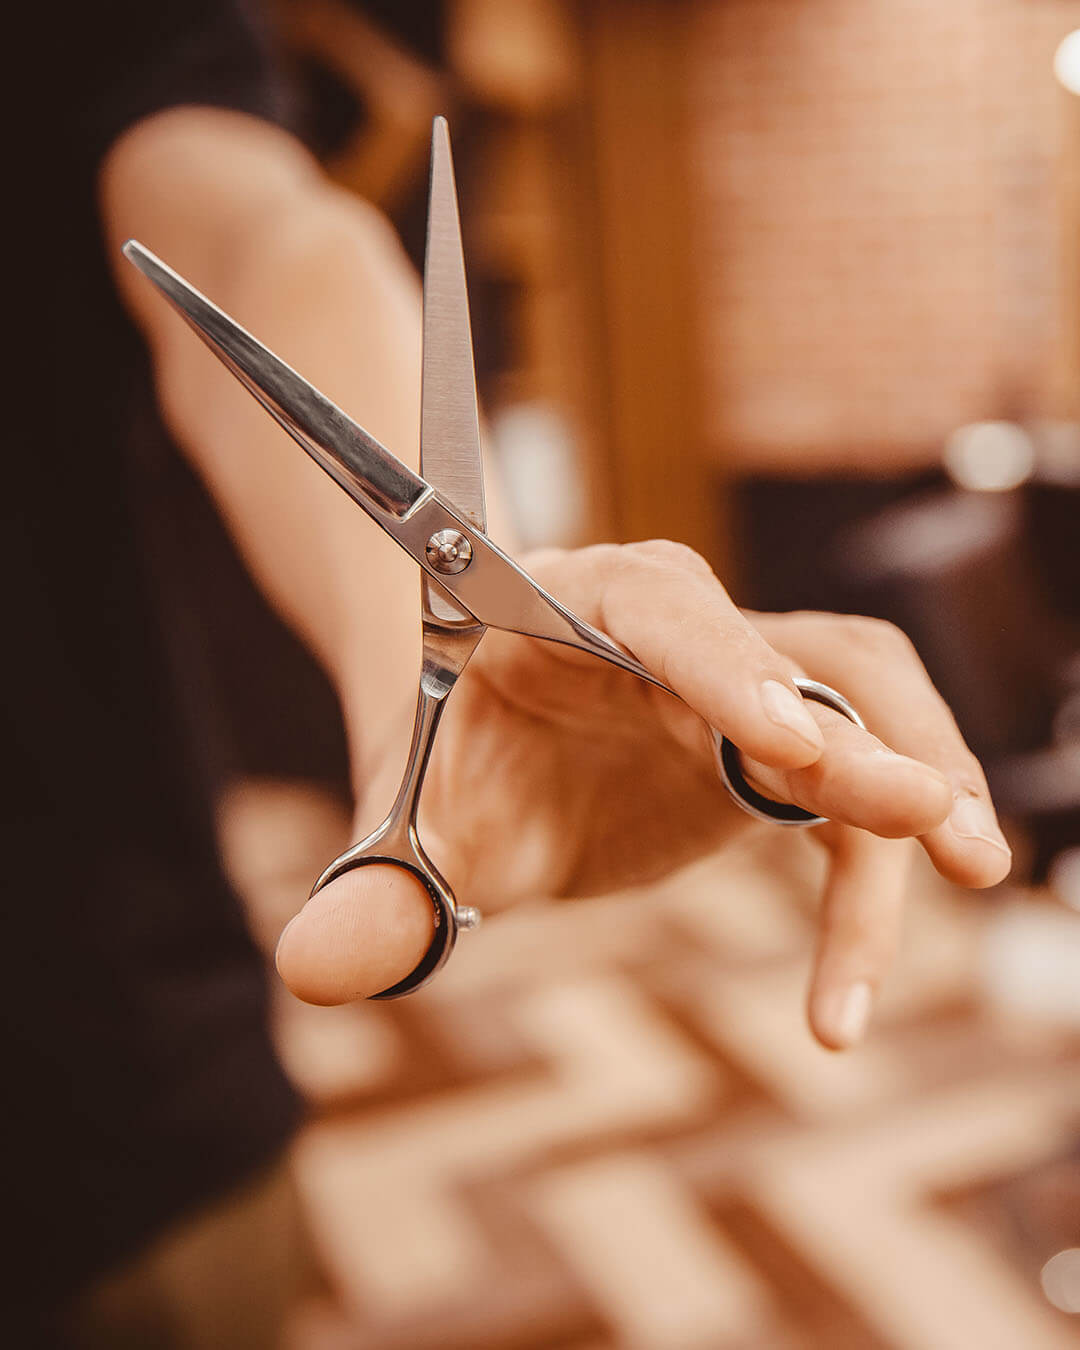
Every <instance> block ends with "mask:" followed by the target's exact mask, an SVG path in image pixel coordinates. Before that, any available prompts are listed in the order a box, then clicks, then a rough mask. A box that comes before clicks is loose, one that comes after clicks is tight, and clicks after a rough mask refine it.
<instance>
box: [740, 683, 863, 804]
mask: <svg viewBox="0 0 1080 1350" xmlns="http://www.w3.org/2000/svg"><path fill="white" fill-rule="evenodd" d="M795 685H796V687H797V688H798V690H799V692H800V693H801V694H802V696H803V698H808V699H811V700H813V702H815V703H823V704H824V705H825V706H826V707H827V708H832V709H833V710H834V712H838V713H842V714H843V716H844V717H846V718H847V719H848V721H849V722H854V723H855V725H856V726H857V727H861V728H862V729H863V730H864V731H865V730H866V723H865V722H864V721H863V720H862V718H861V717H860V716H859V714H858V713H857V712H856V711H855V709H854V708H853V707H852V706H851V704H850V703H849V702H848V701H847V699H846V698H845V697H844V696H843V694H838V693H837V691H836V690H835V689H833V688H831V687H830V686H829V685H827V684H820V683H819V682H818V681H817V680H807V679H804V678H802V677H801V676H798V675H797V676H796V677H795ZM715 744H716V763H717V767H718V769H719V770H720V777H721V779H722V780H723V784H724V786H725V787H726V788H727V790H728V792H730V793H731V795H732V797H734V799H735V801H736V802H737V803H738V805H739V806H741V807H742V809H743V810H744V811H746V812H748V813H749V814H750V815H752V816H755V817H756V818H757V819H758V820H765V821H768V822H769V823H770V824H772V825H822V824H824V822H825V817H824V816H815V815H814V814H813V812H811V811H804V810H803V808H802V807H801V806H795V805H793V804H792V803H791V802H777V801H773V799H772V798H771V797H766V796H764V795H763V794H762V793H760V792H757V791H756V790H755V789H754V788H752V787H751V786H750V784H749V783H748V782H747V781H746V775H745V773H744V772H743V767H742V760H741V758H740V755H739V748H738V746H737V745H735V744H734V742H732V741H729V740H728V738H727V737H726V736H720V735H719V734H718V735H717V736H716V737H715Z"/></svg>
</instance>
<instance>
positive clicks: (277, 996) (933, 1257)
mask: <svg viewBox="0 0 1080 1350" xmlns="http://www.w3.org/2000/svg"><path fill="white" fill-rule="evenodd" d="M256 7H257V8H259V10H260V15H261V19H262V21H264V22H265V23H266V25H267V26H268V27H269V29H270V31H271V32H272V34H273V41H274V44H275V47H276V50H277V57H278V59H279V61H280V62H281V65H282V68H283V70H284V72H285V80H286V82H287V86H288V89H289V91H290V98H291V100H292V104H291V111H290V114H289V115H290V117H291V119H292V122H293V125H295V126H296V128H297V129H298V130H299V132H300V134H301V136H302V137H303V139H304V140H305V142H306V143H307V144H308V146H310V147H311V148H312V149H313V150H314V152H315V153H316V154H317V156H318V158H319V160H320V161H321V163H322V164H323V165H324V166H325V168H326V171H327V172H328V173H329V175H330V176H331V177H332V178H333V179H334V180H335V181H336V182H337V183H339V184H342V185H344V186H346V187H347V188H349V189H351V190H353V191H355V192H356V193H357V194H359V195H360V196H361V197H363V198H364V199H366V200H368V201H371V202H373V203H375V204H376V205H377V206H378V207H379V208H380V209H381V210H382V211H383V212H385V213H386V215H387V216H388V217H389V218H390V219H391V221H392V222H393V223H394V225H395V227H396V228H397V230H398V231H399V232H400V235H401V237H402V239H403V240H404V242H405V244H406V246H407V248H408V250H409V252H410V255H411V257H412V258H413V260H414V262H415V263H416V265H417V266H418V267H419V266H421V265H422V258H423V244H424V224H425V213H426V203H427V173H428V155H429V145H430V136H431V124H432V118H433V117H434V116H435V115H436V114H445V115H446V116H447V117H448V118H449V120H450V124H451V127H452V130H453V136H454V154H455V161H456V171H457V181H458V190H459V194H460V200H461V212H462V229H463V238H464V248H465V256H466V259H467V265H468V275H469V287H470V299H471V306H472V322H473V333H474V340H475V345H476V358H477V377H478V384H479V389H480V395H481V400H482V405H483V408H484V413H485V417H486V423H487V427H486V435H487V440H488V444H487V450H488V451H489V453H490V457H491V462H492V472H493V473H495V474H497V475H498V477H499V479H500V481H501V483H502V485H503V488H504V492H505V495H506V498H507V501H508V502H509V505H510V508H511V511H512V513H513V517H514V522H515V526H516V529H517V533H518V537H519V539H520V540H521V541H523V543H524V544H527V545H529V546H539V545H547V544H551V545H560V546H577V545H582V544H588V543H591V542H596V541H601V540H616V541H629V540H635V539H647V538H652V537H660V536H668V537H671V538H675V539H679V540H682V541H684V542H686V543H688V544H690V545H692V546H693V547H694V548H695V549H697V550H699V551H700V552H701V553H702V554H704V556H705V557H706V558H707V559H708V560H709V561H710V563H711V564H712V565H713V567H714V569H715V570H716V572H717V574H718V575H719V576H720V577H721V578H722V579H723V581H724V583H725V585H726V586H727V587H728V589H729V591H730V592H731V594H732V595H733V596H734V598H735V599H736V600H737V602H738V603H739V604H740V605H743V606H746V607H749V608H751V609H760V610H798V609H813V610H832V611H837V612H840V613H860V614H869V615H873V616H878V617H880V618H883V619H888V620H890V621H891V622H893V623H894V624H896V625H898V626H899V627H900V628H902V629H903V630H904V631H905V632H906V633H907V635H908V636H909V637H910V638H911V640H912V642H913V643H914V644H915V647H916V648H917V650H918V652H919V654H920V656H921V657H922V660H923V661H924V663H925V664H926V667H927V669H928V670H929V672H930V675H931V677H932V679H933V681H934V683H935V684H936V686H937V687H938V689H939V690H940V691H941V693H942V694H943V695H944V697H945V698H946V699H947V701H948V702H949V704H950V706H951V707H952V709H953V711H954V713H955V716H956V719H957V721H958V723H959V725H960V727H961V730H962V731H963V733H964V735H965V736H966V738H967V740H968V743H969V744H970V745H971V747H972V748H973V750H974V751H975V752H976V754H978V755H979V756H980V758H981V759H982V761H983V763H984V765H985V766H986V770H987V775H988V778H989V781H990V785H991V787H992V789H993V792H994V796H995V800H996V802H997V805H998V808H999V811H1000V813H1001V818H1002V821H1003V824H1004V826H1005V829H1006V833H1007V835H1008V838H1009V842H1010V844H1011V845H1012V848H1013V853H1014V858H1015V862H1014V867H1013V871H1012V874H1011V876H1010V877H1009V878H1008V880H1007V881H1006V882H1005V883H1003V884H1001V885H999V886H996V887H994V888H992V889H990V890H988V891H983V892H966V891H961V890H960V889H959V888H956V887H953V886H951V885H950V884H948V883H946V882H944V881H942V880H941V878H940V877H938V876H936V875H935V873H934V872H933V870H932V869H931V868H930V867H929V865H928V864H927V863H926V862H925V860H922V861H921V863H920V865H918V866H916V868H915V870H914V872H913V874H912V878H911V896H910V904H909V911H908V914H907V918H906V926H905V933H904V941H903V949H902V953H901V956H900V959H899V961H898V963H897V966H896V969H895V970H894V971H893V973H892V974H891V975H890V978H889V980H888V982H887V984H886V986H885V988H884V989H883V991H882V997H881V1002H880V1007H879V1008H878V1010H877V1012H876V1013H875V1019H874V1023H873V1027H872V1033H871V1035H870V1036H869V1037H868V1038H867V1040H866V1042H865V1044H863V1045H861V1046H859V1047H858V1048H856V1049H854V1050H852V1051H850V1052H848V1053H846V1054H843V1055H837V1054H832V1053H830V1052H828V1051H826V1050H824V1049H822V1048H821V1047H820V1046H818V1045H816V1044H815V1043H814V1041H813V1040H812V1038H811V1036H810V1033H809V1032H808V1031H807V1030H806V1029H805V1025H804V1022H803V1017H802V1007H803V1001H804V998H805V988H806V980H807V970H808V966H809V960H810V952H811V948H812V942H813V933H814V905H815V900H814V895H815V877H816V876H817V871H816V869H820V861H819V859H818V858H817V856H816V855H815V853H814V852H813V850H812V848H811V847H810V845H809V843H808V842H807V840H806V838H805V837H804V836H803V835H801V834H798V833H797V832H788V833H785V834H784V836H783V842H784V847H783V848H778V847H777V845H776V842H775V836H774V835H773V834H771V833H769V831H768V830H763V831H761V832H760V833H753V834H751V835H750V836H748V839H747V842H746V843H745V844H743V845H740V846H739V848H737V849H734V850H728V851H725V853H724V854H723V856H722V857H721V858H717V859H715V860H713V861H710V862H707V863H701V864H697V865H695V866H694V867H692V868H691V869H689V871H683V872H680V873H678V874H677V875H675V876H672V877H670V878H668V879H666V880H665V881H663V882H662V883H659V884H656V885H651V886H648V887H644V888H642V889H640V890H635V891H633V892H632V893H624V894H619V895H614V896H603V897H600V898H597V899H591V900H588V901H586V902H582V903H579V904H566V903H559V904H551V903H546V904H540V903H538V904H535V905H533V904H530V905H526V906H524V907H522V908H520V909H518V910H515V911H513V912H510V913H507V914H505V915H501V916H499V917H498V919H496V920H494V921H491V922H489V923H487V924H486V925H485V926H484V927H482V928H481V929H480V930H479V931H478V932H477V933H476V934H475V935H471V936H470V939H469V941H468V943H467V944H463V945H462V947H461V948H460V949H459V951H458V953H457V955H456V956H455V958H454V961H453V963H452V964H451V965H450V966H449V967H448V968H447V970H446V971H444V972H443V973H442V975H441V977H440V978H439V980H438V981H436V982H435V983H434V984H433V985H432V986H431V987H430V988H429V989H425V990H424V991H423V992H422V993H421V994H419V995H418V996H417V997H416V998H414V999H406V1000H403V1001H402V1002H399V1003H373V1002H367V1003H358V1004H352V1005H347V1006H343V1007H337V1008H316V1007H311V1006H308V1005H306V1004H303V1003H301V1002H299V1001H298V1000H297V999H295V998H293V997H292V996H291V995H290V994H288V993H287V992H286V991H285V989H284V988H283V987H281V986H280V985H276V984H275V986H274V993H273V996H272V997H273V1025H274V1037H275V1041H276V1044H277V1048H278V1051H279V1053H280V1056H281V1058H282V1060H283V1062H284V1064H285V1067H286V1069H287V1071H288V1073H289V1075H290V1076H291V1078H292V1080H293V1082H294V1083H295V1084H296V1086H297V1087H298V1089H299V1090H300V1092H301V1093H302V1094H303V1097H304V1099H305V1100H306V1102H307V1103H308V1121H307V1123H306V1125H305V1126H304V1128H303V1130H302V1133H301V1135H300V1137H299V1140H298V1143H297V1145H296V1176H297V1178H298V1186H299V1203H300V1204H301V1206H302V1207H303V1210H304V1213H305V1215H306V1222H307V1224H308V1226H309V1228H310V1232H311V1234H312V1245H313V1253H314V1255H313V1258H312V1259H313V1262H314V1264H315V1265H316V1266H317V1277H316V1278H315V1279H314V1280H313V1282H312V1285H311V1288H310V1290H309V1292H308V1294H307V1295H306V1296H305V1298H304V1300H303V1302H302V1303H301V1305H300V1306H298V1308H297V1309H296V1310H295V1313H294V1315H293V1316H292V1317H291V1320H290V1324H289V1328H288V1337H287V1344H288V1347H289V1350H622V1348H623V1347H625V1348H626V1350H1066V1348H1067V1347H1069V1346H1075V1345H1080V1321H1078V1318H1080V1075H1078V1073H1077V1069H1078V1066H1080V6H1078V5H1077V3H1076V0H993V3H988V2H987V0H950V3H947V4H942V3H940V0H901V2H899V3H898V2H897V0H444V3H441V4H436V3H427V4H425V3H414V2H413V0H409V3H404V2H403V0H372V2H371V3H363V4H362V3H359V0H274V2H273V3H271V0H259V4H258V5H257V6H256ZM175 473H176V480H175V482H171V483H169V484H167V485H166V487H165V488H164V489H163V490H166V491H168V492H169V493H170V494H171V500H172V502H173V504H174V518H175V519H176V520H177V521H179V522H181V523H180V524H178V525H177V528H178V529H182V530H183V531H184V532H185V538H187V539H188V540H189V541H195V542H194V543H193V544H192V545H191V552H190V556H191V557H192V558H193V559H195V570H196V571H197V574H198V576H200V577H201V578H202V586H203V591H204V594H203V596H202V601H201V609H200V616H201V617H200V619H199V621H198V622H199V626H200V638H199V641H200V643H201V644H202V645H203V646H204V647H205V649H206V651H207V652H208V653H209V659H208V664H207V669H208V670H209V671H210V672H211V676H212V683H213V688H212V690H211V691H210V693H209V694H208V696H207V699H206V704H207V707H209V708H212V710H213V712H212V718H211V719H210V720H211V721H212V724H213V725H212V727H211V732H210V733H208V742H212V745H213V753H214V755H215V756H216V757H217V767H218V770H219V772H220V778H221V782H222V791H221V797H220V807H219V820H220V836H221V841H222V849H223V852H224V856H225V859H226V863H227V866H228V870H229V873H230V876H231V878H232V880H233V882H234V884H235V886H236V888H237V889H238V891H239V893H240V895H241V897H242V899H243V902H244V905H245V908H246V911H247V916H248V919H249V921H250V925H251V928H252V930H253V932H254V933H255V935H256V937H257V939H258V941H259V943H260V945H262V946H263V947H264V948H265V950H266V954H267V960H268V962H269V961H270V960H271V958H272V954H273V949H274V945H275V943H276V941H277V936H278V934H279V932H280V930H281V928H282V925H283V924H284V923H285V922H286V921H287V920H288V919H289V918H290V917H291V915H292V913H293V912H294V911H295V909H296V907H297V904H298V902H299V900H302V898H303V897H304V896H305V895H306V894H307V892H308V890H309V889H310V886H311V882H312V879H313V878H314V877H315V876H317V875H318V873H319V872H320V870H321V869H322V867H323V866H324V865H325V863H326V860H327V859H328V858H330V857H333V856H334V855H335V853H337V852H339V851H340V850H341V849H342V848H343V847H344V846H345V844H346V842H347V840H348V830H349V821H350V816H349V810H350V808H349V802H348V795H347V792H346V786H345V785H346V783H347V768H346V762H345V745H344V740H343V738H342V733H341V728H340V717H339V713H338V710H337V706H336V703H335V700H334V696H333V693H332V692H331V689H330V686H329V684H328V683H327V681H326V679H325V677H324V676H322V675H321V674H320V673H319V671H318V668H317V666H316V665H315V663H314V661H313V660H312V658H310V657H309V656H308V655H307V654H306V653H305V652H304V650H303V649H302V647H301V646H300V644H299V642H298V640H297V639H296V638H294V637H292V636H290V635H288V633H287V631H286V629H285V628H284V626H283V625H282V624H281V622H280V621H279V620H277V619H276V618H274V617H272V615H271V611H270V609H269V607H268V606H267V604H266V603H265V602H264V601H262V600H260V599H259V598H258V596H257V593H256V591H255V589H254V586H253V585H252V583H251V582H250V580H249V579H248V577H247V575H246V573H245V572H244V571H243V569H242V568H241V566H240V564H239V562H238V561H237V558H236V556H235V551H234V549H233V546H232V545H231V544H230V543H229V542H228V537H227V535H226V533H225V531H224V529H223V528H222V527H221V526H220V524H219V523H218V522H217V521H216V520H215V519H214V518H213V514H212V511H211V509H210V508H209V506H208V505H207V504H206V502H205V500H204V499H203V498H202V497H201V496H200V494H199V493H198V492H197V491H196V489H195V488H194V486H193V480H191V479H190V475H189V473H188V471H186V470H182V469H179V468H177V469H176V471H175ZM259 672H261V673H263V674H264V675H266V678H255V676H256V674H257V673H259ZM211 733H212V734H211ZM283 1203H284V1202H283ZM289 1203H295V1200H293V1199H290V1201H289ZM235 1289H236V1293H235V1297H236V1298H237V1299H240V1300H242V1299H243V1298H245V1297H248V1296H249V1295H246V1294H245V1293H244V1291H243V1281H242V1279H241V1278H240V1277H238V1279H237V1283H236V1286H235ZM222 1335H223V1339H222V1340H221V1341H220V1344H221V1345H222V1346H223V1350H228V1347H229V1345H230V1344H231V1342H230V1341H229V1339H228V1333H227V1331H226V1332H223V1333H222ZM125 1344H126V1342H125ZM140 1344H141V1343H140ZM245 1344H246V1342H245Z"/></svg>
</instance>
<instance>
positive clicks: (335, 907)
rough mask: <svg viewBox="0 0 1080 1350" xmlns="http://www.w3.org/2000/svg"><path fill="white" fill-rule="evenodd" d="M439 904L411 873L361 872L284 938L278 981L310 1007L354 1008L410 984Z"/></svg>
mask: <svg viewBox="0 0 1080 1350" xmlns="http://www.w3.org/2000/svg"><path fill="white" fill-rule="evenodd" d="M434 931H435V928H434V916H433V913H432V905H431V897H430V896H429V895H428V893H427V890H426V889H425V888H424V886H423V884H422V883H421V882H420V881H419V880H418V879H417V878H416V877H414V876H413V875H412V873H411V872H407V871H406V870H405V869H404V868H403V867H393V866H391V865H383V864H378V863H375V864H372V865H370V866H365V867H354V868H353V870H352V871H351V872H346V873H345V875H344V876H340V877H338V878H337V879H336V880H335V881H332V882H330V884H329V885H328V886H325V887H324V888H323V889H322V890H321V891H319V892H318V893H317V894H316V895H313V896H312V897H311V899H310V900H309V901H308V902H307V904H306V905H305V906H304V908H303V909H302V910H301V911H300V913H299V914H297V916H296V917H295V918H294V919H293V920H292V921H291V922H290V923H288V924H286V926H285V928H284V930H283V931H282V934H281V937H280V938H279V939H278V946H277V953H276V955H275V957H274V960H275V963H276V965H277V969H278V974H279V975H280V976H281V978H282V979H283V980H284V982H285V984H286V985H287V986H288V988H289V989H290V991H291V992H292V993H294V994H295V995H296V997H297V998H300V999H303V1000H304V1002H305V1003H319V1004H324V1005H325V1004H333V1003H349V1002H351V1001H352V1000H353V999H360V998H370V996H371V995H372V994H378V993H380V992H381V991H382V990H383V989H389V988H390V986H391V985H393V984H397V982H398V981H399V980H403V979H404V978H405V976H406V975H408V974H409V973H410V971H412V970H414V969H415V967H416V966H417V965H418V964H419V963H420V960H421V959H422V957H423V955H424V953H425V952H426V951H427V949H428V947H429V946H430V944H431V939H432V936H433V934H434Z"/></svg>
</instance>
